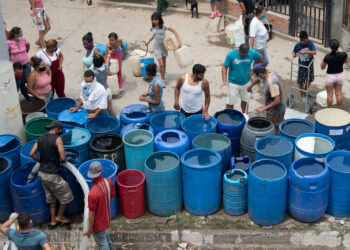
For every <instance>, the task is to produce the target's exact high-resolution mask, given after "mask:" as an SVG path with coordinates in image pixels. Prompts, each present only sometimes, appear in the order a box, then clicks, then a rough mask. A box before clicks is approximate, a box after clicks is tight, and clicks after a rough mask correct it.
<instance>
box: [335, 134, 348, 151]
mask: <svg viewBox="0 0 350 250" xmlns="http://www.w3.org/2000/svg"><path fill="white" fill-rule="evenodd" d="M334 143H335V149H336V150H345V151H350V134H347V135H343V136H338V137H337V138H335V139H334Z"/></svg>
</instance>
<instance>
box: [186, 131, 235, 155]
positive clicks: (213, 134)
mask: <svg viewBox="0 0 350 250" xmlns="http://www.w3.org/2000/svg"><path fill="white" fill-rule="evenodd" d="M207 136H217V137H221V138H223V139H225V140H226V142H228V146H227V147H226V148H228V147H230V148H231V146H232V145H231V140H230V138H228V137H227V136H226V135H223V134H218V133H205V134H200V135H197V136H196V137H195V138H193V140H192V147H193V148H202V147H199V146H197V145H195V142H197V141H196V140H199V139H201V137H207ZM226 148H224V149H226ZM208 149H211V148H208ZM224 149H220V151H221V150H224Z"/></svg>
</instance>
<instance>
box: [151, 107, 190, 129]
mask: <svg viewBox="0 0 350 250" xmlns="http://www.w3.org/2000/svg"><path fill="white" fill-rule="evenodd" d="M184 119H185V115H184V114H182V113H180V112H178V111H174V110H165V111H162V112H159V113H155V114H153V115H152V116H151V119H150V123H151V125H152V127H154V128H156V127H161V128H164V129H171V128H176V127H180V125H181V123H182V122H183V120H184Z"/></svg>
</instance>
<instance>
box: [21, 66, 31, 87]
mask: <svg viewBox="0 0 350 250" xmlns="http://www.w3.org/2000/svg"><path fill="white" fill-rule="evenodd" d="M31 71H32V68H31V66H30V63H26V64H24V65H23V77H22V78H23V81H24V82H23V83H27V82H28V77H29V75H30V72H31Z"/></svg>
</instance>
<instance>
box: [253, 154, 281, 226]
mask: <svg viewBox="0 0 350 250" xmlns="http://www.w3.org/2000/svg"><path fill="white" fill-rule="evenodd" d="M248 183H249V185H248V215H249V218H250V219H251V220H252V221H253V222H254V223H256V224H258V225H261V226H274V225H277V224H279V223H281V222H282V221H283V219H284V217H285V214H286V210H287V190H288V186H287V170H286V168H285V167H284V166H283V164H282V163H280V162H278V161H275V160H271V159H265V160H259V161H255V162H254V163H253V164H252V165H251V167H250V170H249V174H248Z"/></svg>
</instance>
